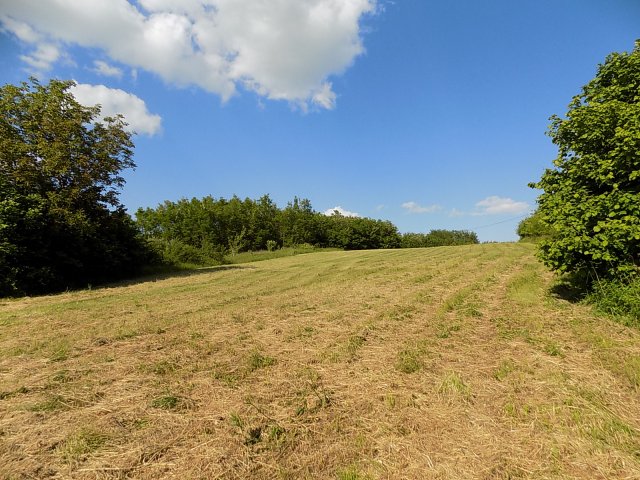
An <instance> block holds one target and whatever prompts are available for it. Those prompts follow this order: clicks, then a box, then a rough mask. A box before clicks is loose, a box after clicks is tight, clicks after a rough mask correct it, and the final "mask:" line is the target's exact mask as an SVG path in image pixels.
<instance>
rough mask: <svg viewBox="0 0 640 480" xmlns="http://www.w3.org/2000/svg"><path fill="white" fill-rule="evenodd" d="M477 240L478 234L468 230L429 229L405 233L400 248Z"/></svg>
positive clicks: (436, 245)
mask: <svg viewBox="0 0 640 480" xmlns="http://www.w3.org/2000/svg"><path fill="white" fill-rule="evenodd" d="M472 243H479V242H478V235H476V233H475V232H471V231H469V230H431V231H430V232H429V233H405V234H403V235H402V241H401V247H402V248H421V247H444V246H448V245H469V244H472Z"/></svg>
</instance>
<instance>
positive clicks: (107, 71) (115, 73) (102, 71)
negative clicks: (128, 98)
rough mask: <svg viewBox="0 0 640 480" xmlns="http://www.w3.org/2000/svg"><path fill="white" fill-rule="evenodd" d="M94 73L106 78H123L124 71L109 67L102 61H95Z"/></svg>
mask: <svg viewBox="0 0 640 480" xmlns="http://www.w3.org/2000/svg"><path fill="white" fill-rule="evenodd" d="M93 71H94V72H96V73H97V74H98V75H104V76H105V77H115V78H122V69H120V68H118V67H114V66H112V65H109V64H108V63H107V62H103V61H102V60H95V61H94V62H93Z"/></svg>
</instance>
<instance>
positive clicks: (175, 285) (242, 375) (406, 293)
mask: <svg viewBox="0 0 640 480" xmlns="http://www.w3.org/2000/svg"><path fill="white" fill-rule="evenodd" d="M532 253H533V250H532V247H531V246H530V245H520V244H512V245H504V244H497V245H476V246H468V247H451V248H434V249H425V250H398V251H371V252H327V253H318V254H309V255H304V256H297V257H290V258H281V259H275V260H269V261H264V262H260V263H257V264H254V265H245V266H238V267H237V268H232V269H229V268H227V269H211V270H207V271H202V272H199V273H198V274H197V275H191V276H186V277H179V278H172V279H165V280H161V281H157V282H147V283H140V284H137V285H130V286H123V287H117V288H108V289H100V290H94V291H85V292H75V293H68V294H64V295H57V296H51V297H41V298H31V299H21V300H15V301H4V302H2V303H0V477H1V478H6V479H19V478H25V479H26V478H87V479H89V478H91V479H93V478H99V479H111V478H114V479H115V478H141V479H157V478H211V479H215V478H221V479H243V478H255V479H260V478H264V479H267V478H269V479H301V478H309V479H312V478H313V479H316V478H331V479H343V480H347V479H349V480H358V479H360V480H362V479H422V478H426V479H445V478H446V479H449V478H460V479H463V478H478V479H507V478H585V479H596V478H600V479H612V478H621V479H622V478H628V479H631V478H640V435H639V432H640V394H639V393H640V391H639V390H640V385H639V384H640V380H639V378H640V334H639V332H638V331H637V330H633V329H629V328H627V327H624V326H621V325H619V324H615V323H612V322H610V321H608V320H605V319H602V318H597V317H595V316H594V315H593V314H592V313H591V311H590V310H589V309H588V308H586V307H584V306H581V305H575V304H570V303H568V302H566V301H564V300H562V299H559V298H553V297H552V296H550V295H549V293H548V290H549V287H550V284H551V282H552V280H553V279H552V278H551V276H550V275H549V274H548V273H546V272H545V271H544V269H543V267H541V266H540V265H539V264H538V263H537V262H536V261H535V259H534V258H533V255H532Z"/></svg>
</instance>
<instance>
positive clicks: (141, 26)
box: [0, 0, 377, 109]
mask: <svg viewBox="0 0 640 480" xmlns="http://www.w3.org/2000/svg"><path fill="white" fill-rule="evenodd" d="M376 8H377V0H305V1H300V0H272V1H268V2H267V1H256V0H138V2H135V3H134V2H131V1H127V0H83V1H81V2H76V1H71V0H20V1H14V2H0V22H2V25H3V28H4V29H5V30H7V31H10V32H12V33H13V34H15V35H16V36H17V37H18V38H20V39H21V40H22V41H24V42H27V43H30V44H32V45H33V47H34V53H32V54H31V55H29V56H26V58H25V61H27V58H35V59H36V60H37V58H38V56H37V52H38V51H39V49H41V47H42V45H43V44H44V43H47V44H48V45H62V44H67V45H80V46H83V47H90V48H97V49H100V50H102V51H103V52H104V54H106V55H108V56H109V57H110V58H111V59H112V60H114V61H116V62H119V63H122V64H124V65H128V66H130V67H132V68H142V69H145V70H147V71H150V72H153V73H156V74H158V75H160V76H161V77H162V78H163V79H164V80H165V81H167V82H170V83H173V84H177V85H182V86H185V85H197V86H199V87H201V88H203V89H205V90H207V91H209V92H212V93H215V94H218V95H220V96H221V97H222V98H223V99H224V100H226V99H228V98H229V97H231V96H232V95H234V93H236V91H237V89H238V88H239V87H241V88H245V89H248V90H252V91H254V92H256V93H258V94H259V95H261V96H263V97H266V98H269V99H277V100H286V101H289V102H291V103H293V104H296V105H299V106H301V107H302V108H303V109H306V108H308V107H309V106H317V107H320V108H326V109H331V108H333V107H334V106H335V100H336V94H335V92H334V91H333V89H332V85H331V82H330V81H329V78H330V77H331V76H332V75H338V74H340V73H342V72H343V71H344V70H345V69H346V68H348V67H349V66H350V65H351V64H352V63H353V61H354V60H355V58H356V57H358V56H359V55H361V54H362V53H363V51H364V47H363V44H362V38H361V28H360V20H361V18H362V17H363V16H364V15H366V14H368V13H373V12H375V10H376ZM39 55H40V56H42V52H40V54H39ZM51 61H55V59H53V60H51Z"/></svg>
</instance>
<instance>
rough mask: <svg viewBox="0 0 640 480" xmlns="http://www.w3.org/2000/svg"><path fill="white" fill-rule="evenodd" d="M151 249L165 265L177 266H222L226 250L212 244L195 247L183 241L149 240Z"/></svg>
mask: <svg viewBox="0 0 640 480" xmlns="http://www.w3.org/2000/svg"><path fill="white" fill-rule="evenodd" d="M149 244H150V246H151V248H152V249H153V250H154V251H155V252H156V253H157V255H158V256H159V257H160V259H161V260H162V262H163V263H167V264H170V265H175V266H198V265H220V264H222V263H224V250H223V249H221V248H219V247H215V246H213V245H210V244H204V245H203V246H201V247H194V246H193V245H189V244H187V243H184V242H183V241H181V240H177V239H172V240H164V239H162V238H151V239H149Z"/></svg>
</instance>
